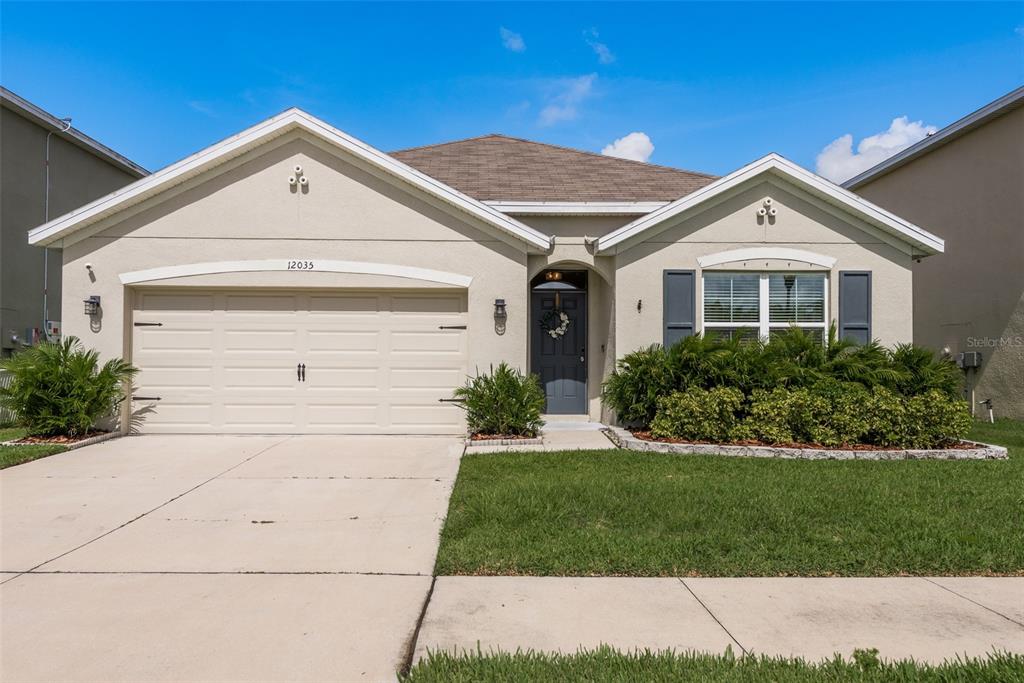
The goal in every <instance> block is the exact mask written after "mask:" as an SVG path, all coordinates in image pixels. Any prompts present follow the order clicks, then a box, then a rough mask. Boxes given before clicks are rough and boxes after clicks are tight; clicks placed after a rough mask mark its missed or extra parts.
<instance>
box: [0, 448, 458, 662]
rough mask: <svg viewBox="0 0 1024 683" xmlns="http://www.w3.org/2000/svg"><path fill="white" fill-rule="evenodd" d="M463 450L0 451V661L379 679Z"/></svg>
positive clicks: (425, 578)
mask: <svg viewBox="0 0 1024 683" xmlns="http://www.w3.org/2000/svg"><path fill="white" fill-rule="evenodd" d="M461 450H462V449H461V445H460V443H459V441H458V440H456V439H449V438H436V437H422V438H421V437H343V436H291V437H281V436H273V437H272V436H256V437H236V436H212V437H211V436H174V437H171V436H143V437H130V438H124V439H117V440H114V441H110V442H106V443H102V444H97V445H95V446H89V447H86V448H83V449H79V450H77V451H71V452H68V453H65V454H62V455H57V456H53V457H50V458H46V459H43V460H38V461H35V462H32V463H28V464H25V465H20V466H17V467H13V468H10V469H7V470H4V471H3V472H0V514H2V517H0V519H2V527H0V530H2V543H0V571H2V572H3V574H2V575H0V581H2V584H0V619H2V621H0V647H2V651H0V679H3V680H5V681H30V680H36V681H57V680H61V681H67V680H83V681H85V680H88V681H95V680H132V681H138V680H146V681H165V680H167V681H169V680H177V681H185V680H188V681H199V680H214V679H216V680H274V681H284V680H318V681H322V680H386V679H393V678H394V673H395V671H396V670H397V669H398V667H399V666H401V664H402V663H403V661H404V658H405V657H406V656H407V654H408V648H409V645H410V640H411V638H412V635H413V632H414V630H415V627H416V623H417V620H418V618H419V616H420V613H421V610H422V608H423V604H424V600H425V598H426V595H427V592H428V590H429V588H430V584H431V576H430V575H431V572H432V569H433V562H434V556H435V553H436V550H437V541H438V533H439V532H440V529H441V524H442V522H443V519H444V515H445V513H446V510H447V503H448V495H449V493H450V491H451V487H452V484H453V482H454V479H455V475H456V472H457V470H458V463H459V454H460V453H461Z"/></svg>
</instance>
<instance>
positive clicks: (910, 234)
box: [596, 154, 944, 254]
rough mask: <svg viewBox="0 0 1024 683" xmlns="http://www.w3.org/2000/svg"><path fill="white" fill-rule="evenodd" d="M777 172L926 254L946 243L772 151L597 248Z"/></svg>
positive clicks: (607, 238) (615, 232)
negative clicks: (761, 176) (769, 173)
mask: <svg viewBox="0 0 1024 683" xmlns="http://www.w3.org/2000/svg"><path fill="white" fill-rule="evenodd" d="M768 172H773V173H777V174H778V175H780V176H782V177H783V178H785V179H787V180H789V181H790V182H791V183H794V184H796V185H797V186H799V187H802V188H804V189H807V190H810V191H811V192H812V193H816V194H819V195H821V196H822V197H824V198H825V199H826V200H831V201H833V202H835V203H836V204H839V205H841V206H842V207H843V208H845V209H846V210H847V211H849V212H850V213H852V214H853V215H855V216H858V217H860V218H861V219H863V220H865V221H867V222H868V223H870V224H872V225H874V226H875V227H880V228H882V229H883V230H886V231H887V232H890V233H893V234H895V235H896V236H897V237H901V238H902V239H903V240H904V241H906V242H908V243H909V244H911V245H913V246H915V247H917V248H918V249H921V250H922V251H923V252H924V253H925V254H938V253H942V251H943V249H944V242H943V240H942V239H941V238H939V237H936V236H935V235H933V234H931V233H930V232H928V231H926V230H923V229H921V228H919V227H918V226H916V225H914V224H913V223H910V222H908V221H905V220H903V219H902V218H900V217H898V216H896V215H895V214H892V213H890V212H888V211H886V210H885V209H883V208H881V207H879V206H876V205H874V204H872V203H871V202H869V201H867V200H866V199H864V198H863V197H860V196H858V195H856V194H854V193H852V192H850V191H849V190H844V189H843V188H841V187H839V186H838V185H836V184H835V183H832V182H830V181H828V180H825V179H824V178H822V177H821V176H817V175H815V174H813V173H811V172H810V171H808V170H806V169H804V168H801V167H800V166H797V165H796V164H794V163H793V162H791V161H789V160H788V159H785V158H783V157H782V156H780V155H778V154H768V155H767V156H764V157H762V158H760V159H758V160H757V161H755V162H753V163H750V164H747V165H746V166H744V167H743V168H741V169H739V170H737V171H734V172H732V173H730V174H729V175H727V176H724V177H722V178H719V179H718V180H716V181H715V182H713V183H711V184H710V185H705V186H704V187H702V188H700V189H699V190H696V191H695V192H691V193H690V194H688V195H686V196H685V197H682V198H681V199H677V200H676V201H674V202H672V203H671V204H669V205H667V206H665V207H663V208H661V209H659V210H657V211H653V212H651V213H650V214H648V215H646V216H643V217H642V218H638V219H637V220H635V221H633V222H632V223H629V224H627V225H624V226H622V227H621V228H619V229H618V230H613V231H612V232H610V233H608V234H607V235H605V236H603V237H601V238H599V239H598V241H597V244H596V250H597V251H599V252H600V251H606V250H608V249H611V248H612V247H615V246H616V245H618V244H621V243H623V242H625V241H627V240H630V239H632V238H634V237H637V236H638V235H640V234H641V233H643V232H646V231H647V230H649V229H651V228H653V227H655V226H657V225H659V224H661V223H663V222H665V221H667V220H669V219H671V218H674V217H676V216H679V215H680V214H682V213H684V212H686V211H688V210H690V209H693V208H695V207H698V206H699V205H700V204H703V203H704V202H706V201H708V200H710V199H712V198H714V197H717V196H719V195H721V194H723V193H725V192H728V191H729V190H732V189H733V188H735V187H737V186H739V185H741V184H743V183H745V182H747V181H749V180H751V179H753V178H755V177H757V176H759V175H761V174H763V173H768Z"/></svg>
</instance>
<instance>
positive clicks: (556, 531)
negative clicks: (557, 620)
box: [436, 420, 1024, 576]
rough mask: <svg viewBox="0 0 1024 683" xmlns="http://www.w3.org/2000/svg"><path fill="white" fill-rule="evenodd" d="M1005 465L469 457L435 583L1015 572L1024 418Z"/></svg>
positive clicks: (585, 454) (1006, 435) (993, 428)
mask: <svg viewBox="0 0 1024 683" xmlns="http://www.w3.org/2000/svg"><path fill="white" fill-rule="evenodd" d="M971 436H972V438H975V439H978V440H981V441H987V442H990V443H997V444H1001V445H1005V446H1009V447H1010V458H1009V459H1008V460H1003V461H895V462H872V461H795V460H763V459H753V458H751V459H746V458H727V457H714V456H678V455H664V454H654V453H638V452H634V451H622V450H617V451H576V452H568V451H567V452H560V453H509V454H502V455H494V454H486V455H467V456H465V457H464V458H463V460H462V465H461V468H460V470H459V477H458V480H457V482H456V484H455V489H454V491H453V493H452V498H451V504H450V507H449V510H448V519H447V521H446V522H445V526H444V531H443V532H442V536H441V547H440V550H439V551H438V556H437V566H436V573H437V574H440V575H452V574H490V575H495V574H498V575H501V574H520V575H522V574H526V575H540V576H580V575H604V576H619V575H625V576H693V575H697V576H833V575H836V576H889V575H901V574H908V575H989V574H1008V575H1024V423H1021V422H1013V421H1008V420H1007V421H1001V422H999V423H997V424H996V425H987V424H978V425H977V426H976V427H975V429H974V432H973V434H972V435H971Z"/></svg>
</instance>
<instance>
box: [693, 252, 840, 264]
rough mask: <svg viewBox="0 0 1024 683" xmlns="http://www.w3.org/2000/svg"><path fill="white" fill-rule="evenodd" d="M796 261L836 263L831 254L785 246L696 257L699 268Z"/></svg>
mask: <svg viewBox="0 0 1024 683" xmlns="http://www.w3.org/2000/svg"><path fill="white" fill-rule="evenodd" d="M768 260H771V261H798V262H800V263H806V264H808V265H811V266H819V267H821V268H829V269H831V268H832V266H834V265H835V264H836V260H835V259H834V258H832V257H831V256H825V255H823V254H815V253H814V252H813V251H804V250H803V249H787V248H785V247H751V248H749V249H733V250H731V251H720V252H718V253H717V254H708V255H707V256H701V257H699V258H698V259H697V263H698V264H699V265H700V267H701V268H709V267H711V266H720V265H722V264H724V263H736V262H738V261H768Z"/></svg>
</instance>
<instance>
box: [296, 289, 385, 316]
mask: <svg viewBox="0 0 1024 683" xmlns="http://www.w3.org/2000/svg"><path fill="white" fill-rule="evenodd" d="M383 298H384V297H382V296H381V295H368V294H361V295H323V294H313V295H311V296H310V297H309V314H310V316H312V317H315V318H330V317H338V316H340V317H344V318H350V319H351V318H360V317H362V318H366V319H368V320H374V319H376V315H377V313H378V312H380V311H381V310H382V309H383V308H384V306H383V305H382V300H383Z"/></svg>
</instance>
